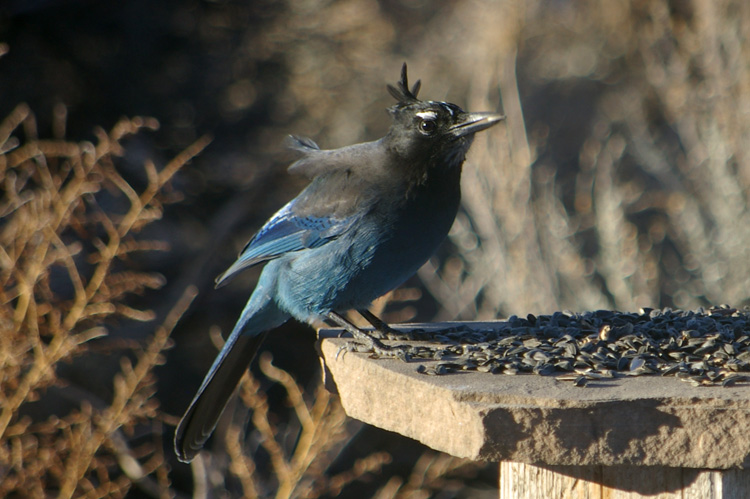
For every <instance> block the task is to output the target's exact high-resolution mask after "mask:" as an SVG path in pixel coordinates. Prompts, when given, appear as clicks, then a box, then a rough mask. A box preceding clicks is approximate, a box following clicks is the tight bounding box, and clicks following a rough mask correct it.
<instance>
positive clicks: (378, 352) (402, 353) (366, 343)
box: [336, 336, 416, 362]
mask: <svg viewBox="0 0 750 499" xmlns="http://www.w3.org/2000/svg"><path fill="white" fill-rule="evenodd" d="M365 338H366V339H365ZM365 338H362V337H358V338H355V339H354V340H351V341H347V342H346V344H344V345H342V346H341V347H339V350H338V352H336V358H337V359H338V357H339V355H341V353H342V352H344V353H347V352H356V353H369V354H371V356H372V357H374V358H385V359H399V360H402V361H404V362H409V361H410V360H411V358H412V356H413V355H414V354H415V353H416V352H415V351H414V347H411V346H408V345H386V344H385V343H383V342H382V341H380V340H379V339H378V338H375V337H372V336H366V337H365Z"/></svg>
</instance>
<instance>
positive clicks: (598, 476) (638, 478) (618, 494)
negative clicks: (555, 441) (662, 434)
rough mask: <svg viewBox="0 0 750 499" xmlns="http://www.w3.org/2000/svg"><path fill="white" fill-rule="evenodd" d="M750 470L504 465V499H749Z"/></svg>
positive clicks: (501, 493) (501, 482)
mask: <svg viewBox="0 0 750 499" xmlns="http://www.w3.org/2000/svg"><path fill="white" fill-rule="evenodd" d="M749 496H750V471H746V470H737V469H733V470H700V469H691V468H666V467H661V466H649V467H640V466H535V465H532V464H524V463H514V462H510V461H503V462H501V463H500V499H518V498H528V499H537V498H539V499H541V498H548V497H549V498H552V497H556V498H578V499H604V498H607V499H635V498H640V497H649V498H654V497H657V498H659V499H690V498H695V499H704V498H712V499H719V498H724V499H730V498H731V499H743V498H747V497H749Z"/></svg>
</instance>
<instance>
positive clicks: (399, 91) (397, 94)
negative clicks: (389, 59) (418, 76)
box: [388, 63, 422, 107]
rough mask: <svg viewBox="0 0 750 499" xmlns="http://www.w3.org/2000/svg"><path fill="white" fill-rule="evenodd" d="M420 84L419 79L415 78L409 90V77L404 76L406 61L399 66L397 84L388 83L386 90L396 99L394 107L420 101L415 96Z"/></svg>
mask: <svg viewBox="0 0 750 499" xmlns="http://www.w3.org/2000/svg"><path fill="white" fill-rule="evenodd" d="M421 86H422V82H421V80H417V82H416V83H415V84H414V86H413V87H411V90H409V78H408V77H407V76H406V63H404V65H403V66H401V80H400V81H399V82H398V83H397V86H396V87H394V86H393V85H388V92H390V94H391V95H392V96H393V97H394V98H395V99H396V100H397V101H398V104H396V107H403V106H408V105H409V104H414V103H416V102H420V101H419V99H418V98H417V94H418V93H419V88H420V87H421Z"/></svg>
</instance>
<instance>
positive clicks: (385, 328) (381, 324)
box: [357, 308, 414, 340]
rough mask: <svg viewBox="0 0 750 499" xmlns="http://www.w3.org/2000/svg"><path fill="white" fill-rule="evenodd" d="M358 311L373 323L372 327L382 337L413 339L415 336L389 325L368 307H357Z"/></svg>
mask: <svg viewBox="0 0 750 499" xmlns="http://www.w3.org/2000/svg"><path fill="white" fill-rule="evenodd" d="M357 312H359V315H361V316H362V317H364V318H365V320H366V321H367V322H369V323H370V324H372V327H374V328H375V331H377V332H378V333H380V334H381V336H379V337H380V338H394V337H395V338H398V339H409V340H413V339H414V337H413V335H412V334H411V333H409V332H408V331H407V332H403V331H399V330H398V329H393V328H392V327H391V326H389V325H388V324H387V323H386V322H385V321H383V320H382V319H381V318H380V317H378V316H377V315H375V314H373V313H372V312H370V311H369V310H367V309H366V308H360V309H357Z"/></svg>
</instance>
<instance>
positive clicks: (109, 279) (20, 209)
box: [0, 105, 207, 497]
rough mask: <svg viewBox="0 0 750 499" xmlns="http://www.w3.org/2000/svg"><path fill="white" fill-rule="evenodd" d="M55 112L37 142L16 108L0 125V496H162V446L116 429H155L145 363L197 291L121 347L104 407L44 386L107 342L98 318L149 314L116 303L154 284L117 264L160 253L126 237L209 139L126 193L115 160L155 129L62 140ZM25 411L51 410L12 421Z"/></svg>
mask: <svg viewBox="0 0 750 499" xmlns="http://www.w3.org/2000/svg"><path fill="white" fill-rule="evenodd" d="M56 114H57V120H56V122H55V126H54V131H55V132H54V133H55V135H56V136H57V137H56V138H55V139H52V140H41V139H38V138H37V130H36V125H35V120H34V115H33V114H32V113H31V112H30V110H29V109H28V107H27V106H25V105H20V106H18V107H17V108H16V109H15V110H14V111H13V112H12V113H11V114H10V115H9V116H8V117H7V118H6V119H5V120H4V121H3V122H2V124H0V181H1V182H2V185H3V191H4V196H3V198H2V202H1V203H0V216H1V217H2V222H1V223H0V280H1V281H2V287H0V325H1V329H2V334H0V373H1V378H0V380H1V381H0V475H1V476H2V479H0V496H3V497H5V496H7V495H10V494H14V493H15V494H19V495H31V496H37V497H40V496H44V495H46V494H49V493H56V494H59V496H60V497H70V496H73V495H87V496H92V497H100V496H105V495H107V496H109V495H112V496H122V495H124V494H125V493H126V492H127V491H128V489H129V488H130V487H131V486H132V484H133V483H138V484H139V485H141V486H142V487H144V488H145V489H148V490H150V491H151V492H152V493H154V494H158V493H159V491H161V493H162V494H163V493H164V491H166V490H167V487H168V483H167V482H166V475H165V474H163V473H156V474H154V475H153V476H148V475H151V474H153V473H154V471H155V470H158V469H159V468H160V466H161V465H162V463H163V457H162V455H161V449H160V445H152V446H149V447H148V448H138V449H130V448H129V446H128V439H127V436H128V435H129V434H131V432H132V431H133V428H134V427H135V425H136V424H138V423H140V422H144V421H152V425H155V426H154V428H156V427H157V426H158V424H157V423H154V422H153V421H154V420H155V419H156V416H157V402H156V401H155V400H154V399H152V398H151V395H152V394H153V392H154V386H153V383H154V377H153V374H152V369H153V367H154V366H156V365H158V364H159V363H161V362H162V358H161V352H162V351H163V350H164V349H165V348H166V347H167V344H168V338H169V334H170V332H171V330H172V328H173V326H174V325H175V323H176V321H177V319H178V318H179V316H180V315H181V314H182V312H183V311H184V310H185V309H186V308H187V306H188V304H189V303H190V301H191V300H192V297H193V296H194V295H195V290H193V289H189V290H187V291H186V292H185V294H184V296H183V297H182V299H181V300H180V301H179V303H177V304H176V306H175V307H174V309H173V310H172V312H171V313H170V314H169V315H168V316H167V318H166V319H165V321H164V323H163V324H162V325H161V326H160V327H158V328H157V329H156V332H155V333H154V335H153V337H152V338H151V339H150V340H149V341H148V342H147V343H146V344H145V345H142V346H136V347H134V348H133V349H132V350H131V353H132V354H134V356H135V358H136V361H135V363H132V362H131V361H130V360H129V358H128V357H126V356H125V354H124V353H122V357H121V358H120V359H119V362H120V365H121V371H120V373H119V374H118V375H117V376H116V377H115V378H114V390H113V392H114V395H113V397H112V400H111V401H110V402H109V403H108V404H105V406H104V407H101V406H98V405H99V404H97V403H96V397H94V396H90V397H89V394H87V393H85V391H84V390H81V389H77V390H73V388H78V387H67V388H68V390H69V391H71V392H72V394H71V395H70V396H72V397H75V398H77V399H78V403H77V404H76V406H77V408H76V409H74V410H72V411H70V412H69V413H67V414H59V413H57V411H56V408H55V407H49V405H50V404H54V402H47V401H45V397H47V394H48V392H49V390H50V388H52V387H57V388H60V389H63V390H64V389H66V382H65V380H63V379H61V378H59V377H58V376H57V374H56V368H57V366H58V365H59V364H60V363H61V362H63V361H66V362H70V361H74V360H75V359H77V358H80V357H81V356H82V355H83V354H84V353H85V352H86V350H87V348H88V347H89V345H91V344H93V343H94V342H95V341H99V342H101V341H105V340H104V339H103V338H104V337H106V335H107V329H106V327H105V321H107V320H108V319H113V318H117V317H119V318H126V319H132V320H137V321H147V320H152V319H153V314H152V313H151V312H149V311H147V310H141V309H137V308H134V307H132V306H130V305H128V303H127V300H126V299H127V298H128V297H129V296H132V295H135V294H141V293H143V292H144V291H145V290H147V289H154V288H158V287H160V286H161V285H162V284H163V279H162V278H161V277H160V276H159V275H157V274H151V273H147V272H141V271H133V270H129V269H128V264H127V262H128V257H129V256H130V255H132V254H134V253H135V252H139V251H152V250H164V249H166V248H165V247H164V245H163V243H161V242H159V241H148V240H142V239H138V238H137V237H136V234H137V233H138V232H139V230H140V229H141V228H143V227H144V226H145V225H146V224H148V223H150V222H152V221H154V220H157V219H159V218H160V217H161V215H162V211H163V204H164V202H166V201H168V200H169V198H170V196H169V195H168V189H167V184H168V182H169V180H170V179H171V178H172V177H173V175H174V174H175V173H176V172H177V171H178V170H179V168H180V167H181V166H182V165H184V164H185V162H187V161H188V160H189V159H190V158H191V157H193V156H194V155H195V154H197V153H198V152H200V150H201V149H202V148H203V147H205V145H206V144H207V140H205V139H203V140H200V141H198V142H196V143H195V144H194V145H193V146H191V147H190V148H188V149H187V150H186V151H185V152H184V153H182V154H180V155H178V156H177V157H176V158H175V159H174V160H173V161H171V162H170V163H169V164H167V165H166V166H165V167H164V168H162V169H161V170H158V169H157V168H156V166H155V165H154V164H153V163H152V162H150V161H146V162H145V163H144V168H145V172H146V175H147V179H148V182H147V185H146V186H145V188H144V189H143V190H142V191H141V192H137V191H136V190H135V189H134V188H133V187H132V186H131V185H130V184H129V183H128V182H127V181H126V180H125V179H124V178H123V177H122V176H121V175H120V173H118V170H117V168H116V166H115V163H116V158H117V157H118V156H121V155H122V154H123V151H124V150H123V145H122V141H123V139H124V138H125V137H127V136H129V135H132V134H135V133H138V132H140V131H141V130H143V129H146V130H153V129H155V128H156V127H157V126H158V124H157V123H156V121H155V120H153V119H147V118H134V119H123V120H121V121H120V122H119V123H117V124H116V125H115V126H114V127H113V128H112V130H111V131H110V132H108V133H107V132H105V131H104V130H97V131H96V137H97V141H96V144H93V143H88V142H83V143H74V142H69V141H66V140H64V138H63V135H64V130H65V121H64V120H65V110H64V109H63V108H58V109H57V113H56ZM19 136H24V137H25V140H23V141H22V140H21V139H19ZM105 199H106V201H105ZM94 374H95V373H94ZM45 402H47V403H45ZM33 403H35V404H33ZM31 405H34V406H42V407H44V406H46V411H47V412H48V413H50V414H51V415H49V417H46V418H44V419H42V420H38V418H31V417H29V416H23V415H22V414H23V413H24V412H25V411H26V410H27V408H29V406H31ZM154 434H155V435H157V434H158V431H155V432H154ZM155 438H156V436H155ZM155 443H158V440H156V441H155Z"/></svg>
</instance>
